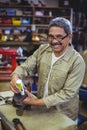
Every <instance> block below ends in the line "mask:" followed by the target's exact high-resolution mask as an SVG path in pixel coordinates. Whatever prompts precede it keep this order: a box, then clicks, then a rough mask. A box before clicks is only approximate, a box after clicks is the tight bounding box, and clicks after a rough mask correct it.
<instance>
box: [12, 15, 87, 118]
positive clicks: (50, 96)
mask: <svg viewBox="0 0 87 130" xmlns="http://www.w3.org/2000/svg"><path fill="white" fill-rule="evenodd" d="M71 40H72V26H71V24H70V22H69V20H67V19H65V18H61V17H57V18H54V19H53V20H52V21H51V22H50V24H49V27H48V44H46V45H45V44H44V45H41V46H40V47H39V48H38V49H37V50H36V51H35V52H34V54H33V55H32V56H30V57H28V59H27V60H26V61H25V62H24V63H23V64H21V65H20V66H18V67H17V68H16V70H15V71H14V72H13V73H12V78H11V82H10V84H11V90H12V91H13V92H15V93H19V89H18V87H17V86H16V80H17V79H19V78H21V79H23V78H24V76H28V75H32V74H34V73H35V72H36V71H37V73H38V92H37V97H38V98H37V99H36V98H34V97H33V96H32V94H31V93H30V92H28V91H27V95H28V97H27V98H26V99H24V100H23V103H24V104H31V105H36V106H43V107H44V106H45V107H47V109H49V108H51V107H53V108H56V110H58V111H59V112H62V113H64V114H66V115H67V116H68V117H70V118H71V119H73V120H75V119H76V118H77V115H78V110H79V96H78V92H79V87H80V85H81V83H82V81H83V77H84V73H85V63H84V60H83V59H82V57H81V55H80V54H79V53H78V52H77V51H76V50H75V49H74V48H73V46H72V44H71V43H70V42H71Z"/></svg>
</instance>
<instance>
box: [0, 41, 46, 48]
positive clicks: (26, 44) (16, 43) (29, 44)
mask: <svg viewBox="0 0 87 130" xmlns="http://www.w3.org/2000/svg"><path fill="white" fill-rule="evenodd" d="M41 44H44V42H31V43H28V42H15V41H12V42H0V46H1V47H3V46H7V47H8V46H39V45H41Z"/></svg>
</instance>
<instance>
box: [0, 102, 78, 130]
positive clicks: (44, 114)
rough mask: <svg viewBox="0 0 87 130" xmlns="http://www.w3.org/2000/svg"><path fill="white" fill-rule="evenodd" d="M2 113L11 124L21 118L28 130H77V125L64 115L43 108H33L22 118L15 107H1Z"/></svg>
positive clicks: (26, 111) (25, 112)
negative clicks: (15, 119) (14, 119)
mask: <svg viewBox="0 0 87 130" xmlns="http://www.w3.org/2000/svg"><path fill="white" fill-rule="evenodd" d="M0 112H1V113H2V114H3V115H4V116H5V117H6V118H7V119H8V120H9V122H10V123H11V124H13V123H12V120H13V118H19V119H20V120H21V122H23V124H24V126H25V127H26V130H75V126H76V125H75V124H76V123H75V122H74V121H73V120H71V119H70V118H68V117H67V116H65V115H64V114H61V113H58V112H57V111H55V110H53V109H46V108H43V107H35V106H33V107H31V110H25V111H24V113H23V115H22V116H18V115H17V114H16V108H15V107H14V106H13V105H0Z"/></svg>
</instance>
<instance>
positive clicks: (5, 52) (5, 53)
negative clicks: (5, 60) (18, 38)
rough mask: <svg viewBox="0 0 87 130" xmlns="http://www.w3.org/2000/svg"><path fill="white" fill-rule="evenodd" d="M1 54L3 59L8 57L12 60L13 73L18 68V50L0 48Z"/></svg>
mask: <svg viewBox="0 0 87 130" xmlns="http://www.w3.org/2000/svg"><path fill="white" fill-rule="evenodd" d="M0 54H2V57H4V56H8V57H9V58H10V59H11V63H12V67H11V72H12V71H13V70H14V69H15V68H16V66H17V61H16V56H17V55H18V53H17V50H16V49H2V48H0ZM8 71H9V70H7V71H5V72H6V73H7V72H8Z"/></svg>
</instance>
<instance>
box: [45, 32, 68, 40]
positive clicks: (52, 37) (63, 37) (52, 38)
mask: <svg viewBox="0 0 87 130" xmlns="http://www.w3.org/2000/svg"><path fill="white" fill-rule="evenodd" d="M49 36H50V38H51V39H50V40H49V39H48V38H49ZM57 36H58V35H56V36H53V35H48V36H47V40H48V41H51V42H52V41H53V40H54V39H56V40H57ZM67 36H68V34H66V35H64V36H62V37H60V38H59V39H58V40H57V41H62V40H64V39H65V38H66V37H67Z"/></svg>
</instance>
